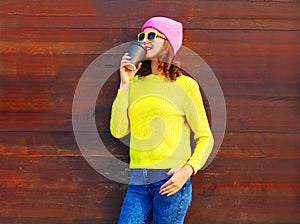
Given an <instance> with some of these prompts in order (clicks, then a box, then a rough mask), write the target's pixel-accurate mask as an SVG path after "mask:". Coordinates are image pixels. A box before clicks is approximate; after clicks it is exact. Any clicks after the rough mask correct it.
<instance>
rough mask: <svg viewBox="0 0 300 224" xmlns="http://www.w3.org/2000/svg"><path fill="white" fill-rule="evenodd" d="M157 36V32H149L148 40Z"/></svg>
mask: <svg viewBox="0 0 300 224" xmlns="http://www.w3.org/2000/svg"><path fill="white" fill-rule="evenodd" d="M155 37H156V33H154V32H149V33H148V40H150V41H151V40H154V39H155Z"/></svg>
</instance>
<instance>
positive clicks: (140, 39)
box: [138, 33, 145, 41]
mask: <svg viewBox="0 0 300 224" xmlns="http://www.w3.org/2000/svg"><path fill="white" fill-rule="evenodd" d="M144 39H145V33H139V35H138V41H142V40H144Z"/></svg>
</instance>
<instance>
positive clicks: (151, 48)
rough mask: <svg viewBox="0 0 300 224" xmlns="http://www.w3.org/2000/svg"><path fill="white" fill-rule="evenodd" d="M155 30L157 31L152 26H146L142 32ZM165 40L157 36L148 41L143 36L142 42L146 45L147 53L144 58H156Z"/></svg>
mask: <svg viewBox="0 0 300 224" xmlns="http://www.w3.org/2000/svg"><path fill="white" fill-rule="evenodd" d="M151 31H155V32H158V31H157V30H156V29H153V28H146V29H145V30H144V32H151ZM164 42H165V40H164V39H163V38H160V37H157V38H156V39H155V40H154V41H151V42H150V41H148V40H147V38H144V40H143V41H142V43H143V44H145V45H146V48H147V53H146V55H145V58H148V59H157V58H158V56H159V54H160V52H161V50H162V48H163V45H164Z"/></svg>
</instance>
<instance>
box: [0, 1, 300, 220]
mask: <svg viewBox="0 0 300 224" xmlns="http://www.w3.org/2000/svg"><path fill="white" fill-rule="evenodd" d="M153 5H155V7H153ZM299 11H300V3H299V1H296V0H272V1H260V0H259V1H243V0H240V1H235V0H232V1H231V0H229V1H221V0H217V1H207V0H204V1H200V0H199V1H192V0H187V1H179V0H176V1H161V0H153V1H151V2H149V1H139V0H129V1H115V0H112V1H103V0H88V1H87V0H77V1H67V0H59V1H58V0H51V1H50V0H44V1H39V0H37V1H36V0H34V1H33V0H23V1H15V0H0V19H1V22H0V223H1V224H25V223H26V224H28V223H29V224H40V223H43V224H53V223H62V224H100V223H101V224H104V223H107V224H112V223H116V222H117V218H118V215H119V212H120V209H121V205H122V200H123V198H124V195H125V192H126V188H127V186H126V185H123V184H119V183H116V182H114V181H112V180H109V179H107V178H105V177H104V176H102V175H100V174H99V173H98V172H97V171H96V170H94V169H93V168H92V167H91V166H90V165H89V163H88V162H87V161H86V160H85V158H84V157H83V155H82V154H81V151H80V148H79V147H78V145H77V142H76V139H75V137H74V133H73V129H72V102H73V96H74V92H75V89H76V87H77V84H78V82H79V80H80V77H81V76H82V74H83V73H84V71H85V70H86V69H87V68H88V66H89V65H90V64H91V63H92V62H93V61H94V60H95V59H97V57H98V56H99V55H104V56H105V57H106V58H107V66H111V67H112V68H115V73H114V74H112V75H111V77H110V78H109V79H108V80H105V84H104V86H103V87H102V89H101V90H99V91H100V93H99V96H98V99H97V102H96V111H95V115H96V123H97V128H98V132H99V133H98V134H99V136H100V137H101V139H102V141H103V143H104V145H105V149H108V150H109V151H110V152H111V154H112V155H111V156H109V157H107V156H102V157H101V156H100V158H101V162H102V164H101V165H102V166H103V168H104V169H109V168H110V167H111V165H112V164H111V163H112V160H111V158H112V157H116V158H118V159H120V160H122V161H128V147H127V146H126V145H125V144H124V143H122V142H121V141H119V140H117V139H114V138H113V137H112V136H111V135H110V133H109V117H110V107H111V104H112V102H113V100H114V97H115V94H116V90H117V88H118V81H119V78H118V70H117V69H118V67H119V65H118V64H112V63H111V60H110V57H111V55H105V52H106V51H107V50H109V49H111V48H112V47H115V46H117V45H119V44H122V43H125V42H128V41H131V40H133V39H135V37H136V34H137V33H138V32H139V30H140V26H141V25H142V24H143V22H144V21H145V20H146V19H147V18H149V17H151V16H153V15H164V16H167V17H172V18H176V19H178V20H179V21H181V22H182V23H183V24H184V28H185V29H184V46H185V47H188V48H189V49H191V50H193V51H194V52H195V53H197V54H198V55H200V56H201V57H202V58H203V59H204V60H205V62H206V63H207V64H208V65H209V66H210V68H211V69H212V70H213V72H214V74H215V76H216V78H217V79H218V81H219V83H220V86H221V87H222V90H223V93H224V96H225V101H226V108H227V128H226V133H225V137H224V140H223V143H222V146H221V148H220V150H219V152H218V154H217V156H216V158H215V160H214V161H213V162H212V164H211V165H210V166H209V167H208V168H207V169H205V170H204V171H201V172H199V173H198V174H197V175H196V176H193V178H192V182H193V201H192V204H191V206H190V209H189V211H188V214H187V217H186V221H185V223H187V224H198V223H205V224H210V223H212V224H223V223H228V224H237V223H243V224H252V223H259V224H271V223H276V224H296V223H299V222H300V215H299V214H300V212H299V211H300V200H299V196H300V194H299V192H300V175H299V166H300V162H299V158H300V150H299V146H300V138H299V131H300V127H299V124H300V118H299V112H300V111H299V108H300V105H299V95H300V94H299V93H300V92H299V81H300V80H299V77H300V76H299V75H300V67H299V64H300V59H299V58H300V41H299V40H300V39H299V32H300V14H299ZM128 12H134V13H128ZM119 57H121V55H119ZM187 57H189V56H187ZM188 60H189V61H190V62H191V63H197V62H196V61H195V62H194V59H193V58H188ZM100 75H101V74H100ZM99 78H101V76H99ZM200 86H201V83H200ZM89 91H90V90H89V88H86V93H87V94H88V93H89ZM202 93H203V97H204V103H205V106H206V109H207V112H208V117H209V119H210V120H211V119H215V121H217V122H218V119H220V118H218V117H211V115H210V108H209V102H208V101H207V98H206V96H205V92H202ZM86 105H87V107H88V106H89V105H90V104H89V101H88V98H87V101H86ZM92 153H95V155H99V150H97V149H95V151H93V152H92Z"/></svg>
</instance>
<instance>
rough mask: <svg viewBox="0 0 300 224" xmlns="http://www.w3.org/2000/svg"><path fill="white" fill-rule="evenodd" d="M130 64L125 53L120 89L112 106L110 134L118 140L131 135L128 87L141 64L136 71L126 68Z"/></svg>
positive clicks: (121, 66) (121, 67) (122, 62)
mask: <svg viewBox="0 0 300 224" xmlns="http://www.w3.org/2000/svg"><path fill="white" fill-rule="evenodd" d="M129 63H130V56H129V54H128V53H125V54H124V55H123V57H122V60H121V65H120V78H121V82H120V88H119V90H118V93H117V96H116V98H115V100H114V102H113V105H112V111H111V119H110V132H111V134H112V135H113V136H114V137H116V138H122V137H124V136H125V135H127V134H129V118H128V113H127V110H128V86H129V83H130V81H131V80H132V79H133V77H134V75H135V74H136V72H137V71H138V70H139V69H140V67H141V63H140V64H139V66H138V68H137V69H136V70H134V71H132V70H129V69H127V68H126V65H128V64H129Z"/></svg>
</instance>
